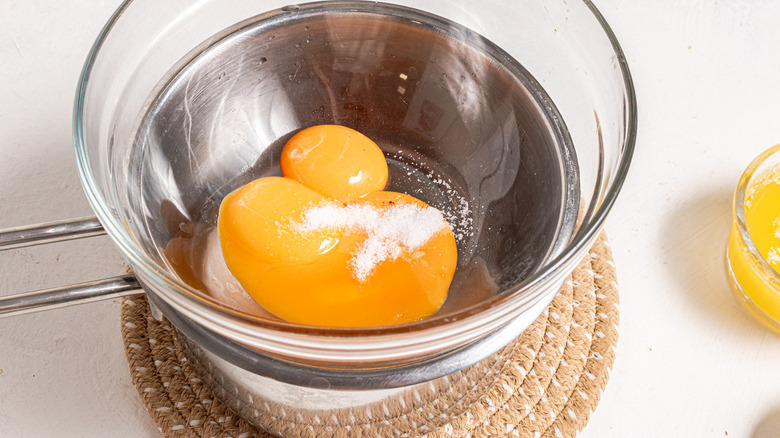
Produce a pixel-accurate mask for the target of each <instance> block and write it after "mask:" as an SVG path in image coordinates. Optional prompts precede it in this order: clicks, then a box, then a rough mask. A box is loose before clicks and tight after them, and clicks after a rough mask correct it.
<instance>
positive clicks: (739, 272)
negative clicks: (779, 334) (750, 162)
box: [728, 166, 780, 330]
mask: <svg viewBox="0 0 780 438" xmlns="http://www.w3.org/2000/svg"><path fill="white" fill-rule="evenodd" d="M744 210H745V224H746V225H747V229H748V233H749V234H750V237H751V239H752V240H753V243H754V244H755V246H756V248H757V249H758V252H759V253H760V254H761V256H762V257H763V259H764V260H766V261H767V262H769V265H770V266H771V267H772V268H773V269H774V271H775V273H774V274H775V275H774V276H775V277H776V276H777V275H776V274H777V273H778V272H780V166H775V167H774V168H772V169H770V170H769V171H768V172H766V173H764V174H763V175H761V177H759V178H758V180H757V182H756V183H755V184H753V186H752V187H751V188H750V189H749V191H748V192H747V193H746V194H745V205H744ZM728 254H729V256H728V257H729V264H730V266H731V271H732V274H733V280H734V281H735V282H736V283H737V284H736V285H735V286H737V289H738V290H740V291H741V292H742V294H743V297H742V298H743V299H744V300H745V301H747V303H748V307H749V308H750V310H751V311H753V313H754V314H756V316H758V317H759V319H761V320H763V321H764V322H765V323H767V324H769V325H770V326H772V327H773V328H774V329H776V330H780V284H778V283H777V282H776V281H775V280H774V279H772V278H771V277H772V274H773V273H772V272H767V271H766V270H764V269H762V268H761V265H760V263H759V259H758V258H757V257H755V256H753V255H751V254H750V252H749V251H748V249H747V247H746V244H745V242H744V241H743V239H742V237H741V235H740V234H739V232H738V230H737V225H736V222H735V223H734V224H733V225H732V229H731V236H730V237H729V252H728Z"/></svg>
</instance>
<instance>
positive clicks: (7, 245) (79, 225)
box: [0, 217, 143, 318]
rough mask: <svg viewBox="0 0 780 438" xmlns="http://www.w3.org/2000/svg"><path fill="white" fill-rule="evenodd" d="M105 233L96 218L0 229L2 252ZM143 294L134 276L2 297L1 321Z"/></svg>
mask: <svg viewBox="0 0 780 438" xmlns="http://www.w3.org/2000/svg"><path fill="white" fill-rule="evenodd" d="M101 234H105V230H103V227H102V226H101V225H100V222H99V221H98V220H97V218H94V217H91V218H84V219H75V220H67V221H59V222H49V223H45V224H40V225H32V226H25V227H19V228H9V229H6V230H0V251H3V250H7V249H15V248H23V247H26V246H33V245H42V244H46V243H54V242H62V241H65V240H72V239H81V238H84V237H92V236H99V235H101ZM139 293H143V289H142V288H141V285H140V284H139V283H138V280H137V279H136V278H135V276H134V275H132V274H127V275H120V276H118V277H112V278H106V279H103V280H96V281H89V282H86V283H79V284H73V285H70V286H63V287H55V288H52V289H44V290H39V291H34V292H27V293H22V294H17V295H10V296H6V297H0V318H2V317H5V316H13V315H22V314H25V313H31V312H36V311H39V310H47V309H56V308H59V307H66V306H70V305H73V304H81V303H91V302H93V301H99V300H107V299H111V298H117V297H123V296H126V295H136V294H139Z"/></svg>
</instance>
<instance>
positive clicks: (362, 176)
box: [279, 125, 388, 201]
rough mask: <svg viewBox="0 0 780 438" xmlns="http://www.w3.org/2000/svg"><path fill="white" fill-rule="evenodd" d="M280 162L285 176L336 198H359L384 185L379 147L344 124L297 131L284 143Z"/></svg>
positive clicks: (385, 163)
mask: <svg viewBox="0 0 780 438" xmlns="http://www.w3.org/2000/svg"><path fill="white" fill-rule="evenodd" d="M279 164H280V166H281V168H282V175H284V176H285V177H287V178H291V179H294V180H296V181H298V182H300V183H302V184H304V185H306V186H307V187H309V188H311V189H313V190H315V191H317V192H318V193H320V194H322V195H323V196H327V197H329V198H333V199H337V200H339V201H348V200H350V199H357V198H360V197H361V196H365V195H367V194H369V193H371V192H373V191H376V190H382V189H384V188H385V185H386V184H387V174H388V173H387V161H385V157H384V154H382V150H381V149H379V146H377V145H376V143H374V142H373V141H372V140H371V139H370V138H368V137H366V136H365V135H363V134H361V133H359V132H357V131H355V130H354V129H350V128H347V127H344V126H338V125H319V126H313V127H311V128H307V129H304V130H302V131H300V132H298V133H297V134H295V135H294V136H293V137H292V138H291V139H290V140H289V141H288V142H287V144H286V145H285V146H284V149H283V150H282V157H281V158H280V160H279Z"/></svg>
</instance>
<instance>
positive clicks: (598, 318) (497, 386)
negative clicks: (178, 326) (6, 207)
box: [122, 235, 618, 438]
mask: <svg viewBox="0 0 780 438" xmlns="http://www.w3.org/2000/svg"><path fill="white" fill-rule="evenodd" d="M122 304H123V305H122V337H123V338H124V342H125V351H126V353H127V359H128V362H129V365H130V371H131V374H132V379H133V383H134V384H135V386H136V388H137V389H138V392H139V394H140V395H141V399H142V400H143V403H144V405H145V406H146V409H147V410H148V411H149V414H150V415H151V416H152V418H153V419H154V422H155V423H156V424H157V426H158V427H159V429H160V431H161V432H162V434H163V436H165V437H197V438H201V437H203V438H205V437H228V436H230V437H241V438H245V437H247V438H248V437H257V438H266V437H270V435H268V434H266V433H264V432H262V431H259V430H258V429H256V428H255V427H254V426H252V425H250V424H249V423H247V422H246V421H244V420H243V419H241V418H240V417H238V416H237V415H235V414H233V413H232V412H231V411H230V410H229V409H228V408H227V407H226V406H225V405H224V404H223V403H221V402H220V401H219V400H218V399H216V398H215V397H213V395H212V394H211V392H210V391H209V390H208V389H207V388H206V387H205V386H204V385H203V383H202V382H201V379H200V377H199V376H198V375H197V374H196V372H195V371H194V370H193V367H192V366H191V364H190V363H189V362H188V361H187V360H186V358H185V357H184V355H183V353H182V351H181V346H180V344H179V339H178V338H177V334H176V331H175V330H173V329H172V327H171V326H170V325H169V323H167V322H158V321H156V320H155V319H153V318H152V317H151V315H150V310H149V305H148V302H147V301H146V298H145V297H143V296H135V297H129V298H125V299H124V300H123V303H122ZM617 304H618V291H617V286H616V283H615V266H614V264H613V263H612V255H611V251H610V248H609V244H608V242H607V239H606V238H605V237H604V235H602V236H600V237H599V239H598V241H597V242H596V244H595V245H594V246H593V248H591V251H590V254H589V255H588V256H586V257H585V259H584V260H583V261H582V262H581V263H580V264H579V265H578V266H577V268H576V269H575V271H574V272H573V273H572V275H571V276H570V277H569V279H568V280H567V281H566V283H565V284H564V286H563V287H562V288H561V291H560V293H559V294H558V295H557V297H556V298H555V300H553V302H552V304H551V305H550V307H549V308H548V309H547V310H546V311H545V312H544V313H543V314H542V315H541V316H540V317H539V318H538V319H537V320H536V321H535V322H534V323H533V324H532V325H531V327H529V328H528V330H526V331H525V332H524V333H523V334H522V335H521V336H520V337H519V338H518V339H517V341H516V342H515V344H514V346H511V345H510V346H509V347H507V348H505V349H504V350H502V351H500V352H499V353H496V354H497V355H498V354H502V355H506V354H507V352H509V354H510V355H511V356H510V359H509V361H508V362H506V361H504V362H505V363H506V365H504V366H502V367H501V368H500V369H501V371H500V375H499V377H498V379H497V380H496V381H495V383H493V384H492V386H491V387H490V388H489V389H488V391H487V393H486V394H485V395H484V396H483V397H482V398H480V399H479V400H478V401H477V402H476V403H474V404H473V405H472V406H471V407H469V409H468V410H467V411H466V412H465V413H463V414H462V415H460V416H459V417H457V418H456V419H455V420H454V421H452V422H451V423H449V424H446V425H445V426H443V427H441V428H439V429H437V430H435V431H433V432H431V433H429V434H427V437H428V438H446V437H474V438H477V437H494V436H521V437H540V436H541V437H547V436H549V437H561V436H563V437H569V436H574V435H576V433H577V432H579V431H580V430H582V428H583V427H584V426H585V424H586V423H587V421H588V417H589V415H590V413H591V412H592V411H593V409H594V408H595V407H596V404H597V403H598V400H599V397H600V395H601V391H602V390H603V388H604V386H605V385H606V383H607V380H608V378H609V370H610V368H611V366H612V362H613V360H614V355H615V353H614V346H615V343H616V342H617V324H618V308H617ZM347 435H349V434H348V433H347Z"/></svg>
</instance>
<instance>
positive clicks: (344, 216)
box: [218, 126, 457, 327]
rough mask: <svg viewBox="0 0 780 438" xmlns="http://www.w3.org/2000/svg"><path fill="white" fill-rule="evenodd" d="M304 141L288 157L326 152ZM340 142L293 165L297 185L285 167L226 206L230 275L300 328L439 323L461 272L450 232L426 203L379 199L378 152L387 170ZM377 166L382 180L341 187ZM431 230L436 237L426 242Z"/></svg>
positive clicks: (317, 141) (222, 224)
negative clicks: (351, 176) (279, 174)
mask: <svg viewBox="0 0 780 438" xmlns="http://www.w3.org/2000/svg"><path fill="white" fill-rule="evenodd" d="M315 128H320V127H315ZM315 128H310V129H308V130H305V131H311V132H317V130H316V129H315ZM326 128H332V127H331V126H327V127H326ZM344 129H346V128H344ZM305 131H302V132H305ZM353 132H354V131H353ZM358 135H362V134H358ZM305 138H309V137H306V136H300V137H299V136H298V135H296V136H294V137H293V138H292V139H291V140H290V142H289V143H288V144H287V146H285V151H286V152H288V151H292V150H295V148H300V149H304V150H316V149H317V145H321V144H323V143H322V141H321V138H320V137H319V136H314V137H310V141H311V142H312V143H314V146H311V145H310V144H307V143H306V142H305V141H303V139H305ZM331 140H332V138H331ZM342 141H343V142H344V143H343V144H342V146H341V147H336V146H338V143H331V144H329V145H328V146H327V147H325V148H322V149H320V150H319V151H318V152H317V160H314V161H311V162H309V161H307V159H303V160H302V161H298V162H295V163H293V164H294V165H293V168H294V169H295V170H294V173H295V174H296V175H302V176H300V177H296V178H294V179H293V178H291V177H290V175H291V173H290V171H289V167H288V170H287V171H286V172H285V173H284V174H285V176H286V177H284V178H281V177H269V178H261V179H258V180H255V181H253V182H251V183H249V184H247V185H246V186H244V187H242V188H240V189H238V190H237V191H235V192H233V193H231V194H230V195H228V196H227V197H226V198H225V199H224V201H223V202H222V205H221V207H220V213H219V218H218V232H219V240H220V246H221V249H222V253H223V256H224V259H225V262H226V265H227V266H228V268H229V269H230V271H231V273H232V274H233V275H234V276H235V278H236V279H237V280H238V282H239V283H240V284H241V286H242V287H243V288H244V290H246V292H247V293H248V294H249V295H250V296H251V297H252V298H253V299H254V300H255V301H257V303H259V304H260V305H261V306H263V308H265V309H266V310H268V311H270V312H271V313H273V314H274V315H276V316H278V317H280V318H282V319H285V320H287V321H290V322H294V323H300V324H308V325H320V326H331V327H371V326H383V325H391V324H399V323H404V322H411V321H417V320H420V319H422V318H425V317H428V316H430V315H432V314H434V313H435V312H436V311H438V309H439V308H440V307H441V306H442V304H443V303H444V300H445V299H446V297H447V292H448V290H449V286H450V283H451V281H452V278H453V275H454V273H455V268H456V265H457V247H456V243H455V237H454V235H453V232H452V229H451V227H450V226H449V224H447V222H446V221H445V220H444V218H443V217H442V216H441V214H440V213H439V212H438V210H435V209H433V208H431V207H429V206H428V205H427V204H425V203H424V202H422V201H420V200H418V199H416V198H413V197H411V196H408V195H405V194H401V193H395V192H387V191H382V190H381V189H382V188H384V185H385V183H386V181H387V163H386V162H385V160H384V156H382V154H381V151H379V157H380V158H381V159H382V163H383V164H384V166H383V167H382V166H377V165H376V163H375V162H374V158H375V155H373V153H371V154H362V153H353V152H354V151H352V152H349V150H351V149H353V148H354V145H355V144H356V143H354V142H352V141H351V140H345V139H344V138H342ZM368 141H369V142H370V140H368ZM361 142H362V140H361ZM291 143H293V146H292V147H291V146H290V144H291ZM371 144H372V145H373V146H374V147H376V145H375V144H374V143H373V142H371ZM376 149H377V150H378V147H376ZM344 150H346V151H347V152H345V151H344ZM292 155H295V154H293V153H288V154H287V156H288V158H289V156H292ZM308 156H309V157H310V158H311V154H309V155H308ZM345 157H347V158H345ZM282 160H283V161H282V163H284V160H285V154H283V156H282ZM345 160H346V161H345ZM300 163H308V164H307V166H310V167H306V166H302V165H300ZM314 163H329V164H327V165H325V164H316V165H315V164H314ZM334 163H335V164H334ZM288 164H289V159H288ZM321 165H322V166H326V167H324V168H320V167H319V166H321ZM284 166H285V165H284V164H283V167H282V168H283V169H284V168H285V167H284ZM329 166H336V167H337V168H333V167H329ZM339 166H340V167H339ZM372 166H373V168H374V169H376V168H381V169H384V176H383V177H381V178H378V179H372V178H369V179H367V180H365V181H374V182H372V183H371V184H363V185H358V186H355V185H350V184H344V178H347V176H346V175H348V174H362V175H374V174H375V173H372V172H373V170H372ZM341 167H344V168H347V170H346V171H343V172H342V170H343V169H341ZM312 169H314V170H312ZM366 169H368V170H366ZM380 173H381V172H380ZM299 181H300V182H299ZM311 181H315V183H312V182H311ZM310 184H311V185H310ZM334 188H335V189H334ZM342 201H343V202H342ZM316 214H321V215H322V216H323V217H324V218H325V219H327V220H330V222H327V221H326V222H327V223H325V222H322V221H321V220H320V221H319V222H318V220H316V219H317V218H318V217H319V216H316ZM313 218H314V219H313ZM307 220H308V222H307ZM320 222H322V223H320ZM312 224H314V225H312ZM377 224H378V225H377ZM418 225H419V226H418ZM426 226H427V227H428V229H429V231H430V232H429V233H428V234H427V235H420V233H419V232H417V231H419V230H420V229H425V227H426ZM416 232H417V233H416Z"/></svg>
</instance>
